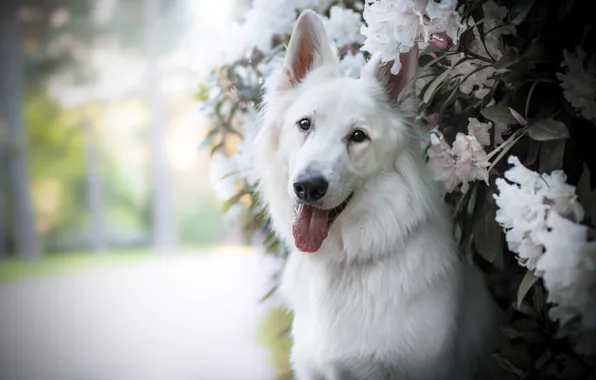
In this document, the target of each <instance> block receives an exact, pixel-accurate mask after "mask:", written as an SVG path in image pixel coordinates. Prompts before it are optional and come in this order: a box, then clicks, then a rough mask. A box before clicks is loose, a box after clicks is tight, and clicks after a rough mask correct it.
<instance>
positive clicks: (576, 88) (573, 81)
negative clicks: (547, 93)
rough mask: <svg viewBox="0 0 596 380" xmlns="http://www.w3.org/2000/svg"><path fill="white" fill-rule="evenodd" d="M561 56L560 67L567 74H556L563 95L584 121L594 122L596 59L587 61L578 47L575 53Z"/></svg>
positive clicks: (595, 111) (595, 119) (566, 53)
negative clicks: (562, 58)
mask: <svg viewBox="0 0 596 380" xmlns="http://www.w3.org/2000/svg"><path fill="white" fill-rule="evenodd" d="M563 56H564V57H565V58H564V60H563V62H562V63H561V66H562V67H566V68H567V73H566V74H562V73H557V78H559V80H560V81H561V87H562V88H563V90H564V92H563V95H564V96H565V99H567V101H568V102H569V103H571V105H572V106H573V107H574V108H575V109H576V110H578V111H579V112H580V113H581V115H582V116H583V117H584V118H585V119H587V120H591V121H593V122H596V95H595V92H594V89H595V88H596V58H595V57H591V58H590V59H589V60H588V59H587V56H586V53H585V52H584V51H583V49H582V48H581V47H580V46H578V47H577V48H576V51H575V53H571V52H568V51H564V52H563Z"/></svg>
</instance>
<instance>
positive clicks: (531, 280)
mask: <svg viewBox="0 0 596 380" xmlns="http://www.w3.org/2000/svg"><path fill="white" fill-rule="evenodd" d="M536 281H538V277H537V276H535V275H534V273H532V271H530V270H528V271H527V272H526V274H525V275H524V278H523V279H522V281H521V283H520V284H519V288H517V307H520V306H521V304H522V302H523V300H524V298H526V294H528V292H529V291H530V289H532V287H533V286H534V284H535V283H536Z"/></svg>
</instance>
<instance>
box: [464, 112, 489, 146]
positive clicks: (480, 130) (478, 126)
mask: <svg viewBox="0 0 596 380" xmlns="http://www.w3.org/2000/svg"><path fill="white" fill-rule="evenodd" d="M468 121H469V123H468V134H469V135H470V136H474V137H476V140H478V142H479V143H480V144H482V145H484V146H488V145H490V133H489V131H488V130H489V129H490V128H491V124H490V123H481V122H480V121H478V119H476V118H473V117H469V118H468Z"/></svg>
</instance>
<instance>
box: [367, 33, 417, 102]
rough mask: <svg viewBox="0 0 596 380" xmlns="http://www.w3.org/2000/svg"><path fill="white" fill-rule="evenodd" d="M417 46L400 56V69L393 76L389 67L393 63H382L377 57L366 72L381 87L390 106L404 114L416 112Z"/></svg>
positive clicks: (369, 64) (371, 61)
mask: <svg viewBox="0 0 596 380" xmlns="http://www.w3.org/2000/svg"><path fill="white" fill-rule="evenodd" d="M419 54H420V52H419V50H418V46H417V45H414V47H413V48H412V49H410V51H409V52H407V53H404V54H400V56H399V61H400V63H401V69H400V70H399V72H398V73H397V75H394V74H392V73H391V67H392V66H393V64H394V62H393V61H391V62H385V63H382V62H381V60H380V59H379V58H378V57H373V58H372V59H371V60H370V61H369V63H368V65H367V68H366V69H367V70H366V72H367V73H368V75H372V76H374V77H375V79H376V80H377V81H378V82H379V83H380V84H381V85H382V86H383V88H384V89H385V92H386V94H387V96H388V98H389V101H390V102H391V103H392V104H395V105H398V106H399V107H400V109H402V110H404V111H406V112H412V113H415V112H416V108H417V99H416V77H417V75H418V55H419Z"/></svg>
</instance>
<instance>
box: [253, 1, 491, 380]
mask: <svg viewBox="0 0 596 380" xmlns="http://www.w3.org/2000/svg"><path fill="white" fill-rule="evenodd" d="M414 54H415V56H414V57H412V55H410V56H409V57H408V56H405V59H404V61H403V62H402V63H403V64H404V67H403V68H402V71H401V77H400V76H397V77H396V76H393V77H392V76H386V73H387V68H388V67H390V66H391V65H381V64H380V61H379V60H377V59H371V61H370V62H369V63H368V64H367V67H366V68H365V69H364V70H363V73H362V75H361V78H360V79H352V78H348V77H344V76H342V75H341V73H340V69H339V65H338V60H337V57H336V54H335V53H334V52H333V50H332V48H331V47H330V42H329V40H328V39H327V36H326V34H325V30H324V28H323V25H322V23H321V21H320V19H319V18H318V16H317V15H316V14H315V13H313V12H311V11H305V12H303V13H302V14H301V16H300V18H299V19H298V22H297V24H296V27H295V29H294V32H293V35H292V38H291V41H290V43H289V46H288V50H287V55H286V60H285V65H284V69H283V71H282V72H280V73H279V74H278V75H276V76H273V77H271V78H270V80H269V81H268V83H267V88H266V95H265V101H264V109H263V110H262V111H263V112H262V116H263V123H262V126H261V128H260V130H259V131H258V132H257V135H256V136H255V140H254V148H255V151H254V154H255V169H256V173H257V177H258V180H259V193H260V197H261V199H262V201H263V203H264V205H265V206H266V208H267V210H268V212H269V215H270V217H271V219H272V222H273V227H274V229H275V231H276V232H277V234H278V236H279V237H280V238H281V239H282V241H283V242H285V243H286V244H287V245H288V247H290V248H291V251H292V252H291V254H290V257H289V259H288V262H287V264H286V267H285V270H284V275H283V278H282V283H281V293H282V295H283V296H284V297H285V299H286V300H287V302H288V306H289V308H290V309H291V310H292V311H293V312H294V322H293V327H292V335H293V339H294V345H293V348H292V357H291V360H292V365H293V368H294V371H295V373H296V376H297V378H298V379H300V380H313V379H330V380H335V379H342V380H343V379H400V380H412V379H420V380H422V379H424V380H442V379H445V380H446V379H454V380H455V379H456V380H466V379H472V378H474V377H475V376H478V371H479V369H480V367H481V366H482V363H483V360H484V358H486V357H487V356H488V354H489V350H490V349H491V342H492V335H493V331H494V328H493V327H494V325H493V322H494V320H495V318H494V309H493V308H492V300H491V297H490V295H489V294H488V291H487V289H486V287H485V285H484V283H483V279H482V277H481V275H480V274H479V273H477V272H476V270H475V269H473V268H472V267H471V266H469V265H468V264H467V263H465V262H464V261H462V259H461V258H460V257H459V255H458V252H457V247H456V245H455V243H454V240H453V237H452V226H451V221H450V216H449V214H448V212H447V210H446V207H445V206H444V204H443V201H442V199H441V194H440V192H439V191H438V190H437V188H436V186H435V184H434V183H433V182H432V181H431V180H430V179H429V178H430V177H429V176H428V175H427V172H426V168H425V165H424V162H423V158H422V157H423V154H422V152H421V148H420V146H419V142H418V139H417V137H416V135H415V133H414V128H415V127H414V126H413V122H412V120H413V117H412V116H413V114H414V112H415V105H414V103H413V102H412V98H413V96H412V94H413V92H412V91H411V87H412V85H411V84H412V83H413V78H414V77H415V67H416V65H417V54H416V53H414ZM396 89H397V90H398V91H401V92H400V96H399V97H397V98H396V97H394V96H393V97H392V96H391V93H394V94H395V90H396ZM388 94H389V95H388ZM305 116H310V117H311V118H312V120H313V125H314V126H313V128H312V130H311V131H310V132H308V133H306V132H304V131H303V130H301V129H300V128H299V127H298V126H296V123H297V121H298V120H300V119H301V118H303V117H305ZM354 128H359V129H361V130H363V131H364V132H366V134H367V135H368V136H369V138H370V140H367V141H365V142H363V143H350V142H348V141H347V139H346V136H349V134H350V133H351V131H352V130H353V129H354ZM313 167H314V168H316V170H317V171H319V172H320V173H322V174H323V175H324V176H325V177H326V179H327V180H328V181H329V190H328V192H327V194H326V195H325V197H324V198H323V199H322V205H321V206H322V207H323V208H325V209H330V208H334V207H336V206H338V205H339V204H340V203H341V202H342V201H343V200H344V199H346V197H347V196H348V195H349V194H350V193H351V192H352V191H353V192H354V196H353V198H352V200H351V201H350V203H349V204H348V206H347V208H346V209H345V210H344V211H343V212H342V213H341V214H340V216H339V217H338V219H337V220H335V221H334V222H333V224H332V225H331V227H330V229H329V234H328V237H327V238H326V239H325V240H324V241H323V245H322V247H321V248H320V249H319V250H318V251H317V252H315V253H314V254H308V253H304V252H300V251H298V250H297V249H296V247H295V245H294V238H293V235H292V224H293V220H294V218H295V215H294V213H295V205H296V196H295V194H294V190H293V188H292V184H293V182H294V179H295V178H296V176H297V175H298V174H300V173H302V172H304V171H305V170H310V169H312V168H313Z"/></svg>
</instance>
